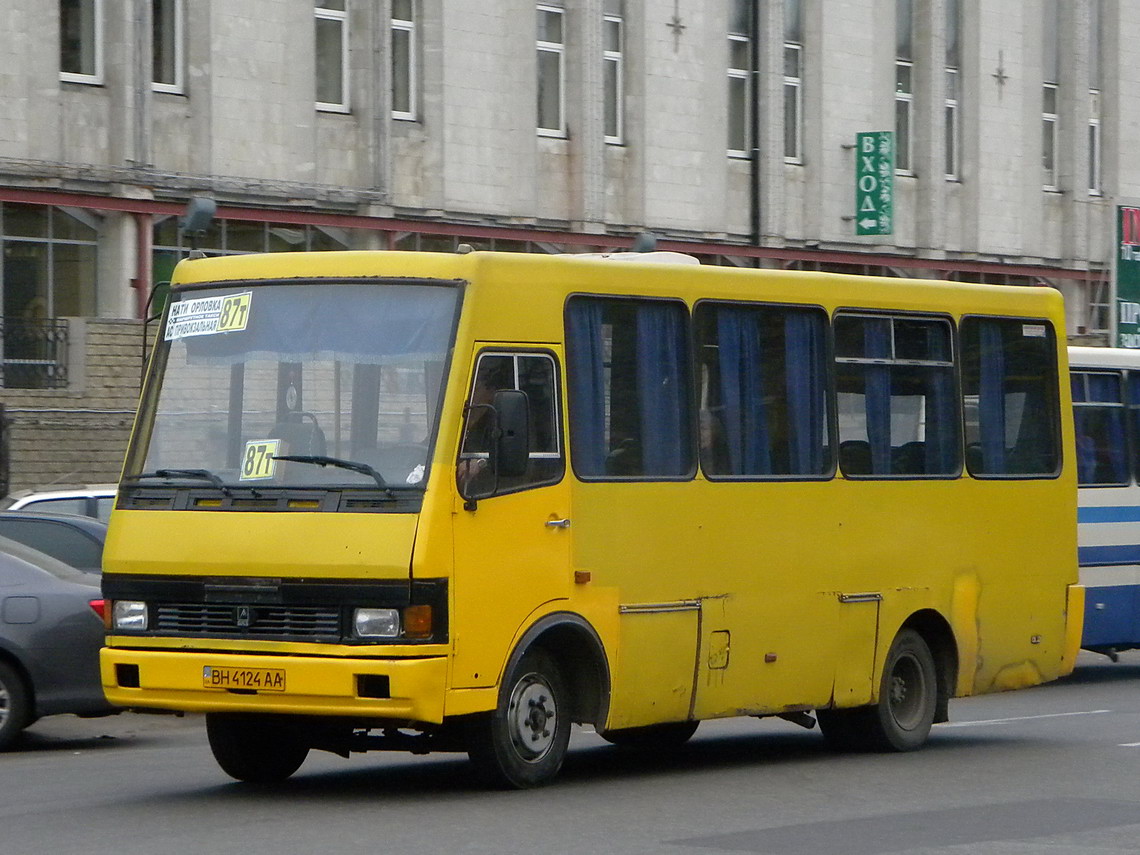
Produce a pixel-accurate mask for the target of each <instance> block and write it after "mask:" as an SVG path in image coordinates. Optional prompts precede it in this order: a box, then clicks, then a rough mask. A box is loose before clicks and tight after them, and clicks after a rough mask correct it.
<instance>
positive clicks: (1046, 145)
mask: <svg viewBox="0 0 1140 855" xmlns="http://www.w3.org/2000/svg"><path fill="white" fill-rule="evenodd" d="M1041 11H1042V33H1043V36H1044V41H1043V43H1042V51H1041V65H1042V91H1041V166H1042V170H1043V172H1044V178H1043V184H1044V187H1045V189H1046V190H1057V189H1059V188H1058V185H1057V124H1058V115H1057V85H1058V83H1059V82H1060V70H1061V69H1060V53H1061V51H1060V41H1059V39H1060V30H1059V26H1058V25H1059V23H1060V8H1059V6H1058V4H1057V0H1043V2H1042V10H1041Z"/></svg>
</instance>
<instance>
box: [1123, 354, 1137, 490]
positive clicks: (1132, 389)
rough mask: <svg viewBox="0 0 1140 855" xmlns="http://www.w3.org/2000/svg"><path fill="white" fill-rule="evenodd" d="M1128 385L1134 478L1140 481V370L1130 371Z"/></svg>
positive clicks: (1129, 429) (1130, 442)
mask: <svg viewBox="0 0 1140 855" xmlns="http://www.w3.org/2000/svg"><path fill="white" fill-rule="evenodd" d="M1127 377H1128V379H1127V381H1126V384H1125V385H1126V387H1127V392H1128V419H1127V423H1128V439H1129V446H1130V448H1131V451H1132V460H1131V465H1132V479H1133V480H1134V481H1140V372H1137V371H1129V372H1128V374H1127Z"/></svg>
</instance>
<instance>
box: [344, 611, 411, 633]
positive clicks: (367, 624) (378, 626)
mask: <svg viewBox="0 0 1140 855" xmlns="http://www.w3.org/2000/svg"><path fill="white" fill-rule="evenodd" d="M352 627H353V631H354V632H355V633H356V637H357V638H395V637H396V636H398V635H399V634H400V610H399V609H357V610H356V611H355V612H353V614H352Z"/></svg>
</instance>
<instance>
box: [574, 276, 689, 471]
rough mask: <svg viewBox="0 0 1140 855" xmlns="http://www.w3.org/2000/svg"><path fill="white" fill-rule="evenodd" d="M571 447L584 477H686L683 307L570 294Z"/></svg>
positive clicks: (663, 302) (686, 373)
mask: <svg viewBox="0 0 1140 855" xmlns="http://www.w3.org/2000/svg"><path fill="white" fill-rule="evenodd" d="M566 361H567V372H568V380H569V394H570V425H571V434H570V446H571V449H572V452H573V456H574V471H575V472H576V473H577V474H578V475H579V477H583V478H622V477H630V478H638V479H642V480H661V479H675V478H687V477H690V476H691V475H692V473H693V469H694V464H695V454H694V448H693V444H694V439H695V437H694V436H693V434H694V430H693V426H694V423H695V419H694V417H693V416H694V414H693V406H692V384H691V381H690V378H689V373H690V372H689V344H688V323H687V313H686V311H685V306H684V304H682V303H679V302H674V301H666V300H628V299H617V298H601V297H571V298H570V300H569V301H568V302H567V308H566Z"/></svg>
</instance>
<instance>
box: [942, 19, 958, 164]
mask: <svg viewBox="0 0 1140 855" xmlns="http://www.w3.org/2000/svg"><path fill="white" fill-rule="evenodd" d="M958 21H959V18H958V0H946V127H945V132H946V178H947V180H949V181H956V180H957V179H958V170H959V166H958V150H959V144H958V141H959V139H960V135H959V130H958V115H959V114H958V107H959V103H958V98H959V92H960V88H959V82H958V81H959V75H958V68H959V66H960V64H961V63H960V59H959V48H958V28H959V27H958Z"/></svg>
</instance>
